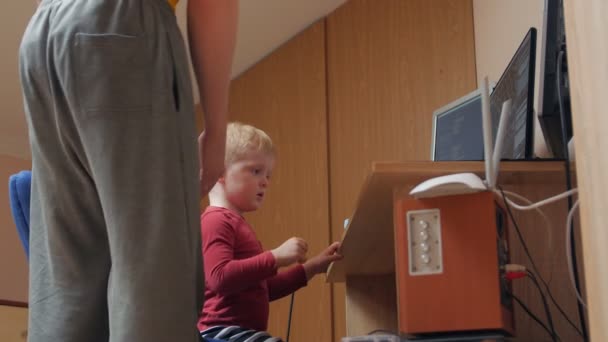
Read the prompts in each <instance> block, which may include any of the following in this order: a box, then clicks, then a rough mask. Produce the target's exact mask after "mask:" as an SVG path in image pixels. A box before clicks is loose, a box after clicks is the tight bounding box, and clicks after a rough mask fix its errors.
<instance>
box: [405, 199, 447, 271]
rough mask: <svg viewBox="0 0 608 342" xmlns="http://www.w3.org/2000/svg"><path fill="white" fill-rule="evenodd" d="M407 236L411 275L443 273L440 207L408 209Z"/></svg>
mask: <svg viewBox="0 0 608 342" xmlns="http://www.w3.org/2000/svg"><path fill="white" fill-rule="evenodd" d="M407 237H408V241H407V243H408V254H409V272H410V275H412V276H419V275H430V274H439V273H443V259H442V252H441V249H442V247H441V218H440V216H439V209H426V210H411V211H408V212H407Z"/></svg>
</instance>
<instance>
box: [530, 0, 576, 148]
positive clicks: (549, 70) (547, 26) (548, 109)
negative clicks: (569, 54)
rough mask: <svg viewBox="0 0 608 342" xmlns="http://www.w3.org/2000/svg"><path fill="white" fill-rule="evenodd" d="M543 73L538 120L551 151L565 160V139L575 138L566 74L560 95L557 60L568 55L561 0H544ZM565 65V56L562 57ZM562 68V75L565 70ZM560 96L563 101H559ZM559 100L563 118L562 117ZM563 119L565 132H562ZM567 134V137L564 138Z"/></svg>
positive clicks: (541, 68) (539, 86)
mask: <svg viewBox="0 0 608 342" xmlns="http://www.w3.org/2000/svg"><path fill="white" fill-rule="evenodd" d="M542 32H543V34H542V48H541V56H540V57H541V58H540V73H539V80H538V89H539V96H538V105H537V107H536V109H537V110H538V118H539V122H540V127H541V129H542V132H543V136H544V137H545V142H546V143H547V147H548V148H549V151H550V152H551V153H552V154H553V157H555V158H564V157H565V156H566V155H565V152H566V151H565V149H564V145H565V143H564V141H563V139H564V138H566V139H570V138H571V137H572V117H571V116H572V114H571V111H570V105H569V102H570V101H569V92H568V89H567V88H565V85H566V84H567V81H566V77H567V76H566V75H565V74H562V75H561V77H560V79H561V80H560V81H561V84H560V85H559V86H560V87H562V88H563V89H560V92H558V89H557V88H558V84H557V81H558V61H559V60H560V57H559V56H560V53H563V54H565V53H566V32H565V27H564V7H563V1H562V0H545V9H544V18H543V28H542ZM561 58H562V60H563V62H564V63H563V64H565V62H566V56H562V57H561ZM564 69H565V68H562V70H560V72H562V71H564ZM560 95H561V98H560ZM560 101H561V102H562V103H561V104H562V111H563V112H564V113H563V114H564V117H563V118H562V116H561V114H560ZM562 119H563V122H564V124H565V131H564V132H562ZM564 133H565V135H566V136H565V137H564V136H562V135H563V134H564Z"/></svg>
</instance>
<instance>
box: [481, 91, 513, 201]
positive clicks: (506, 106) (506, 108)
mask: <svg viewBox="0 0 608 342" xmlns="http://www.w3.org/2000/svg"><path fill="white" fill-rule="evenodd" d="M511 104H512V101H511V99H508V100H506V101H505V102H503V103H502V111H501V112H500V121H499V122H498V132H496V145H495V146H494V153H493V154H492V173H493V174H492V178H491V181H490V180H487V182H488V188H490V190H493V189H494V187H495V186H496V181H497V178H498V169H500V159H501V157H502V147H503V145H504V140H505V134H506V133H505V132H506V131H507V126H508V125H509V119H510V117H511V113H512V112H511ZM486 165H487V164H486Z"/></svg>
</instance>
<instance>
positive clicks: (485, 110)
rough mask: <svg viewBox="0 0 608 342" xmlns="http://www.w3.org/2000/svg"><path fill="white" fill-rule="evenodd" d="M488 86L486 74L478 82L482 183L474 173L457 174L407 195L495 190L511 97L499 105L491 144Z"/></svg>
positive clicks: (434, 180) (458, 193) (438, 178)
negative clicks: (483, 160) (495, 130)
mask: <svg viewBox="0 0 608 342" xmlns="http://www.w3.org/2000/svg"><path fill="white" fill-rule="evenodd" d="M488 89H489V87H488V78H487V77H485V78H484V79H483V82H482V83H481V120H482V124H483V144H484V159H485V170H486V180H485V182H484V181H483V180H482V179H481V178H479V177H478V176H477V175H476V174H474V173H457V174H453V175H447V176H441V177H435V178H431V179H428V180H426V181H424V182H422V183H420V184H418V185H417V186H416V187H415V188H414V189H412V191H410V195H412V196H413V197H415V198H429V197H438V196H450V195H462V194H470V193H474V192H481V191H487V190H494V188H495V187H496V179H497V178H498V169H499V168H500V157H501V155H502V148H503V142H504V139H505V132H506V130H507V126H508V122H509V118H510V116H511V100H510V99H509V100H507V101H505V102H503V104H502V111H501V114H500V122H499V123H498V132H497V134H496V146H494V147H492V145H493V144H492V113H491V111H490V94H489V90H488Z"/></svg>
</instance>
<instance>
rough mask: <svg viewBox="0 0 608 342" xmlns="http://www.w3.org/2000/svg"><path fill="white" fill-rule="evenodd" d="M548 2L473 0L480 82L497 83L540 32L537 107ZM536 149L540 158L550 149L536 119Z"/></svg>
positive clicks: (537, 54) (537, 64) (538, 42)
mask: <svg viewBox="0 0 608 342" xmlns="http://www.w3.org/2000/svg"><path fill="white" fill-rule="evenodd" d="M544 2H545V0H473V16H474V20H475V55H476V63H477V83H478V84H481V80H482V79H483V77H485V76H488V78H489V80H490V82H497V81H498V79H499V78H500V76H501V75H502V72H503V71H504V70H505V68H506V67H507V64H508V63H509V61H510V60H511V57H513V54H514V53H515V50H517V47H518V46H519V44H520V43H521V41H522V40H523V38H524V36H525V34H526V32H527V31H528V30H529V29H530V27H535V28H536V29H537V36H536V61H537V63H536V81H535V83H536V85H535V91H534V108H535V109H536V103H537V100H538V77H539V70H540V65H539V61H540V51H541V46H542V44H541V42H542V23H543V8H544ZM534 133H535V134H534V135H535V137H534V138H535V139H534V146H535V152H536V154H537V155H541V156H546V155H547V150H546V146H545V142H544V139H543V136H542V132H541V129H540V126H539V124H538V120H535V130H534Z"/></svg>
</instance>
